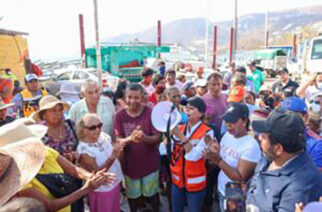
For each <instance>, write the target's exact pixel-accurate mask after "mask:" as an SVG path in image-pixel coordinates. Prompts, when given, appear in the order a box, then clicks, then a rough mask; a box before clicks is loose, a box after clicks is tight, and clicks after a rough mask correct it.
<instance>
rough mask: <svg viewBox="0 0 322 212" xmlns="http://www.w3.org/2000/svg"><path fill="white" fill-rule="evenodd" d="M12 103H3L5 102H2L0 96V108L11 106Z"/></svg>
mask: <svg viewBox="0 0 322 212" xmlns="http://www.w3.org/2000/svg"><path fill="white" fill-rule="evenodd" d="M13 105H14V104H13V103H10V104H5V103H4V102H3V100H2V99H1V98H0V110H3V109H6V108H8V107H11V106H13Z"/></svg>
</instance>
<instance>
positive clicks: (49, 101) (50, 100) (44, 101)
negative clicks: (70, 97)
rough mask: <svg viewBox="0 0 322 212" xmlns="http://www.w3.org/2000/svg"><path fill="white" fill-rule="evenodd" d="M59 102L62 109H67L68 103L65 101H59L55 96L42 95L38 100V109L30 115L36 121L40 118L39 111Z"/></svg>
mask: <svg viewBox="0 0 322 212" xmlns="http://www.w3.org/2000/svg"><path fill="white" fill-rule="evenodd" d="M58 104H61V105H62V106H63V108H64V111H66V110H68V109H69V105H68V104H67V103H65V102H62V101H60V100H59V99H57V98H56V97H55V96H44V97H42V98H41V99H40V101H39V110H38V111H37V112H35V113H34V114H33V115H32V118H33V119H34V120H36V121H40V120H42V117H40V113H41V112H42V111H45V110H49V109H51V108H53V107H55V106H56V105H58Z"/></svg>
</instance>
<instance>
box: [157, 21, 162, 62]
mask: <svg viewBox="0 0 322 212" xmlns="http://www.w3.org/2000/svg"><path fill="white" fill-rule="evenodd" d="M157 27H158V35H157V46H158V47H160V46H161V21H160V20H158V26H157ZM160 58H161V54H160V53H158V59H160Z"/></svg>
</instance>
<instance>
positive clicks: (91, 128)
mask: <svg viewBox="0 0 322 212" xmlns="http://www.w3.org/2000/svg"><path fill="white" fill-rule="evenodd" d="M102 126H103V124H102V123H99V124H98V125H93V126H90V127H87V126H86V127H85V128H86V129H88V130H90V131H94V130H96V129H97V128H98V129H101V128H102Z"/></svg>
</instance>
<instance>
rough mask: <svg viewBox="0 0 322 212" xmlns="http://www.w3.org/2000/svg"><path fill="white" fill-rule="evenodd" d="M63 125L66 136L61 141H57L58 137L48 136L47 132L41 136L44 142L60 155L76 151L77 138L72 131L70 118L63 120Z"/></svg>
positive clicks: (72, 124)
mask: <svg viewBox="0 0 322 212" xmlns="http://www.w3.org/2000/svg"><path fill="white" fill-rule="evenodd" d="M64 127H65V130H66V136H65V139H64V140H63V141H59V140H58V138H56V137H54V136H50V135H48V133H47V134H46V135H45V136H44V137H43V138H42V141H43V142H44V144H46V145H47V146H49V147H51V148H53V149H55V150H56V151H57V152H59V153H60V154H61V155H63V154H65V153H69V152H72V151H76V148H77V145H78V139H77V137H76V134H75V131H74V123H73V122H71V121H70V120H65V123H64Z"/></svg>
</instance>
